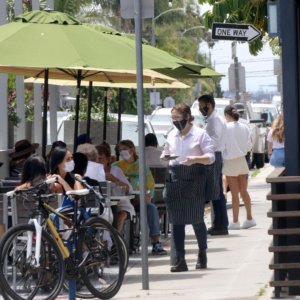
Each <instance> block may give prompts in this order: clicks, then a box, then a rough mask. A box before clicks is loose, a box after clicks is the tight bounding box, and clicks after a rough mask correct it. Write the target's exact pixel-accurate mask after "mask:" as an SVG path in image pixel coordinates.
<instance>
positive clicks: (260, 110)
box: [251, 103, 279, 126]
mask: <svg viewBox="0 0 300 300" xmlns="http://www.w3.org/2000/svg"><path fill="white" fill-rule="evenodd" d="M251 107H252V110H253V115H254V118H255V119H265V120H266V124H267V126H271V125H272V122H273V120H274V119H275V118H276V117H277V116H278V113H279V112H278V109H277V107H276V106H275V105H274V104H272V103H251Z"/></svg>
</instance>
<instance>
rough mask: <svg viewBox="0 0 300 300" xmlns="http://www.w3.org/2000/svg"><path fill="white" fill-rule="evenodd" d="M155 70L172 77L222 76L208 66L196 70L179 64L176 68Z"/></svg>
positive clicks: (198, 77) (199, 77)
mask: <svg viewBox="0 0 300 300" xmlns="http://www.w3.org/2000/svg"><path fill="white" fill-rule="evenodd" d="M156 71H157V72H159V73H162V74H165V75H167V76H170V77H174V78H180V79H181V78H189V79H193V78H195V79H201V78H203V79H205V78H216V77H223V76H225V75H224V74H221V73H218V72H216V71H214V70H212V69H210V68H206V67H203V68H201V69H200V70H196V69H195V68H193V67H187V66H180V67H176V68H159V69H156Z"/></svg>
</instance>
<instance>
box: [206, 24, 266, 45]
mask: <svg viewBox="0 0 300 300" xmlns="http://www.w3.org/2000/svg"><path fill="white" fill-rule="evenodd" d="M260 35H261V33H260V31H259V30H258V29H257V28H255V27H254V26H253V25H251V24H233V23H213V27H212V38H213V39H214V40H231V41H244V42H250V41H253V40H255V39H257V38H258V37H259V36H260Z"/></svg>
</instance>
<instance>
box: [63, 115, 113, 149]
mask: <svg viewBox="0 0 300 300" xmlns="http://www.w3.org/2000/svg"><path fill="white" fill-rule="evenodd" d="M86 125H87V122H86V121H79V126H78V135H80V134H82V133H86ZM74 127H75V121H73V120H66V121H64V124H63V132H64V138H63V140H64V142H65V143H67V144H68V145H73V140H74ZM117 131H118V123H117V122H115V121H114V122H107V124H106V142H107V143H109V144H110V145H115V144H116V143H117ZM90 136H91V138H93V144H94V145H98V144H101V143H102V142H103V122H101V121H92V122H91V129H90Z"/></svg>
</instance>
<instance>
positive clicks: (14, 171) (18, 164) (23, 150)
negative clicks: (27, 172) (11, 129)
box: [9, 140, 39, 177]
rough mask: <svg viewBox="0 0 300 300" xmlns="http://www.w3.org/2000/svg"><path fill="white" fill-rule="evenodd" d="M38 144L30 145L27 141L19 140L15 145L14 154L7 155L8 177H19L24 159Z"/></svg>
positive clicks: (33, 151)
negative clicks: (9, 159)
mask: <svg viewBox="0 0 300 300" xmlns="http://www.w3.org/2000/svg"><path fill="white" fill-rule="evenodd" d="M38 146H39V144H31V143H30V142H29V141H28V140H20V141H17V142H16V144H15V149H14V152H12V153H10V154H9V157H10V158H11V161H10V162H9V175H10V176H11V177H20V176H21V173H22V171H23V166H24V163H25V161H26V159H27V158H28V157H29V156H30V155H31V154H33V153H35V150H36V149H37V148H38Z"/></svg>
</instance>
